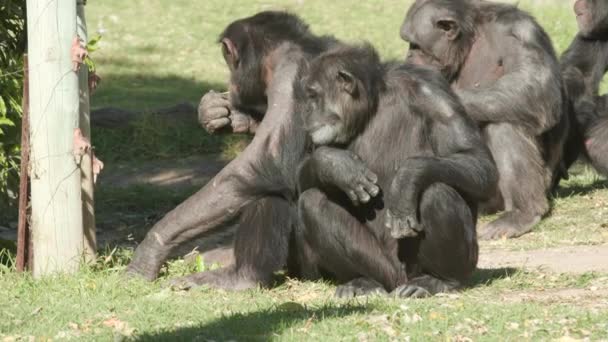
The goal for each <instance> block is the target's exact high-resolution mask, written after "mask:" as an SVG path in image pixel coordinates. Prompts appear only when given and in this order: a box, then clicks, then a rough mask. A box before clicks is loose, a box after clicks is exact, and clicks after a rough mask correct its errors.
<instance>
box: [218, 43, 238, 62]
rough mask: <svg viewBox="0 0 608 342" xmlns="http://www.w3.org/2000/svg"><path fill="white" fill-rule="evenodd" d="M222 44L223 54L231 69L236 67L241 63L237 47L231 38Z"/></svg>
mask: <svg viewBox="0 0 608 342" xmlns="http://www.w3.org/2000/svg"><path fill="white" fill-rule="evenodd" d="M221 43H222V53H223V54H224V59H225V60H226V63H228V64H229V65H230V66H231V67H236V66H237V64H238V62H239V52H238V51H237V49H236V46H235V45H234V43H233V42H232V40H230V39H229V38H224V39H222V41H221Z"/></svg>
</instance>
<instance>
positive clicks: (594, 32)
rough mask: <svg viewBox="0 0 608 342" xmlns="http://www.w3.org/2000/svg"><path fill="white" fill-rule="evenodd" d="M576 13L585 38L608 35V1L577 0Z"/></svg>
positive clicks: (579, 28)
mask: <svg viewBox="0 0 608 342" xmlns="http://www.w3.org/2000/svg"><path fill="white" fill-rule="evenodd" d="M574 13H575V14H576V22H577V24H578V30H579V33H580V34H581V35H582V36H583V37H585V38H593V39H598V38H606V37H607V36H608V2H606V1H605V0H577V1H576V2H575V3H574Z"/></svg>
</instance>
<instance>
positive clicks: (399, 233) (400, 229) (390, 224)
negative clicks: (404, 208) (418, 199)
mask: <svg viewBox="0 0 608 342" xmlns="http://www.w3.org/2000/svg"><path fill="white" fill-rule="evenodd" d="M384 226H385V227H386V228H388V229H389V230H390V232H391V236H392V237H393V238H395V239H401V238H407V237H415V236H418V233H420V232H421V231H422V225H421V224H420V223H419V222H418V220H417V219H416V213H415V212H414V213H412V214H410V215H408V214H400V213H395V212H393V211H391V210H390V209H388V210H387V211H386V218H385V220H384Z"/></svg>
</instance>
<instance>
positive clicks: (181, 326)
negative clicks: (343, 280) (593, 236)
mask: <svg viewBox="0 0 608 342" xmlns="http://www.w3.org/2000/svg"><path fill="white" fill-rule="evenodd" d="M124 261H125V260H124V258H121V257H116V256H114V257H112V256H109V257H107V258H103V257H102V258H100V260H99V262H98V264H97V265H96V266H95V267H93V268H85V269H83V270H82V271H81V272H80V273H79V274H78V275H76V276H69V277H68V276H56V277H53V278H46V279H43V280H38V281H35V280H33V279H31V278H30V277H29V276H24V275H18V274H15V273H9V274H4V275H2V276H1V277H0V313H1V314H2V317H3V319H2V320H1V321H0V337H4V338H7V337H17V336H19V337H22V338H28V337H29V336H35V337H37V340H46V339H54V340H63V339H66V338H76V339H79V340H87V341H88V340H99V341H107V340H109V339H112V338H114V339H119V340H120V339H123V338H125V339H137V340H153V341H154V340H159V341H161V340H163V341H164V340H167V341H176V340H177V341H180V340H183V341H190V340H193V339H196V340H208V339H212V340H230V339H236V340H269V339H272V340H298V341H308V340H369V341H375V340H387V341H388V340H392V339H395V338H399V339H404V338H406V337H410V338H412V339H413V340H425V339H441V340H458V339H460V340H463V339H464V338H472V339H474V340H496V339H504V338H507V339H513V340H515V339H519V338H524V339H528V340H537V339H553V338H560V337H562V336H572V337H575V338H583V337H589V338H591V339H596V340H597V339H600V338H604V339H605V338H607V337H608V311H606V307H607V306H608V302H606V300H605V298H602V297H601V296H599V295H598V296H593V292H592V291H590V290H588V289H589V288H593V287H594V286H595V287H597V286H602V288H605V283H606V280H608V278H607V277H606V276H602V275H599V274H593V273H588V274H583V275H580V276H565V275H561V276H558V275H552V274H544V273H541V272H521V271H515V270H492V271H489V270H479V271H478V272H477V274H476V277H475V278H474V279H473V280H472V282H471V284H470V285H471V286H474V288H472V289H470V290H468V291H465V292H462V293H459V294H453V295H449V296H441V297H435V298H431V299H427V300H392V299H385V298H379V297H376V298H368V299H359V300H352V301H339V300H335V299H333V298H332V292H333V289H334V287H333V285H331V284H328V283H322V282H298V281H293V280H289V279H286V280H284V281H282V282H281V283H280V284H279V285H278V286H277V287H276V288H274V289H272V290H250V291H245V292H242V293H227V292H223V291H214V290H209V289H198V290H193V291H190V292H184V291H176V290H172V289H167V288H164V287H163V286H162V283H163V282H164V280H165V279H161V280H160V281H158V282H157V283H153V284H150V283H145V282H142V281H140V280H137V279H126V278H124V277H123V276H122V273H121V270H122V269H123V268H124V266H123V263H124ZM182 271H183V270H182V269H180V267H179V266H171V267H170V268H169V273H170V274H171V275H175V274H182V273H183V272H182ZM564 288H568V289H575V290H577V289H578V290H579V291H582V292H583V293H586V292H588V293H589V294H590V297H580V296H576V297H575V296H571V297H563V298H561V299H560V297H555V298H554V297H552V296H551V294H555V296H557V293H558V292H557V291H559V290H560V289H564ZM585 291H586V292H585ZM546 294H548V295H549V296H548V298H547V296H545V295H546ZM574 304H576V305H574Z"/></svg>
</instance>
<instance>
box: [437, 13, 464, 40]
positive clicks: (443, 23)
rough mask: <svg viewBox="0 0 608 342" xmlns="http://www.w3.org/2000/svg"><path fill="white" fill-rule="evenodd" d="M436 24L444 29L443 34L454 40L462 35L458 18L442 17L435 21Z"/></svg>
mask: <svg viewBox="0 0 608 342" xmlns="http://www.w3.org/2000/svg"><path fill="white" fill-rule="evenodd" d="M435 26H436V27H437V28H439V29H440V30H441V31H443V34H444V35H445V36H446V37H447V38H448V39H449V40H454V39H456V38H458V36H459V35H460V27H458V24H457V23H456V20H454V19H452V18H442V19H439V20H437V21H436V22H435Z"/></svg>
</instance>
